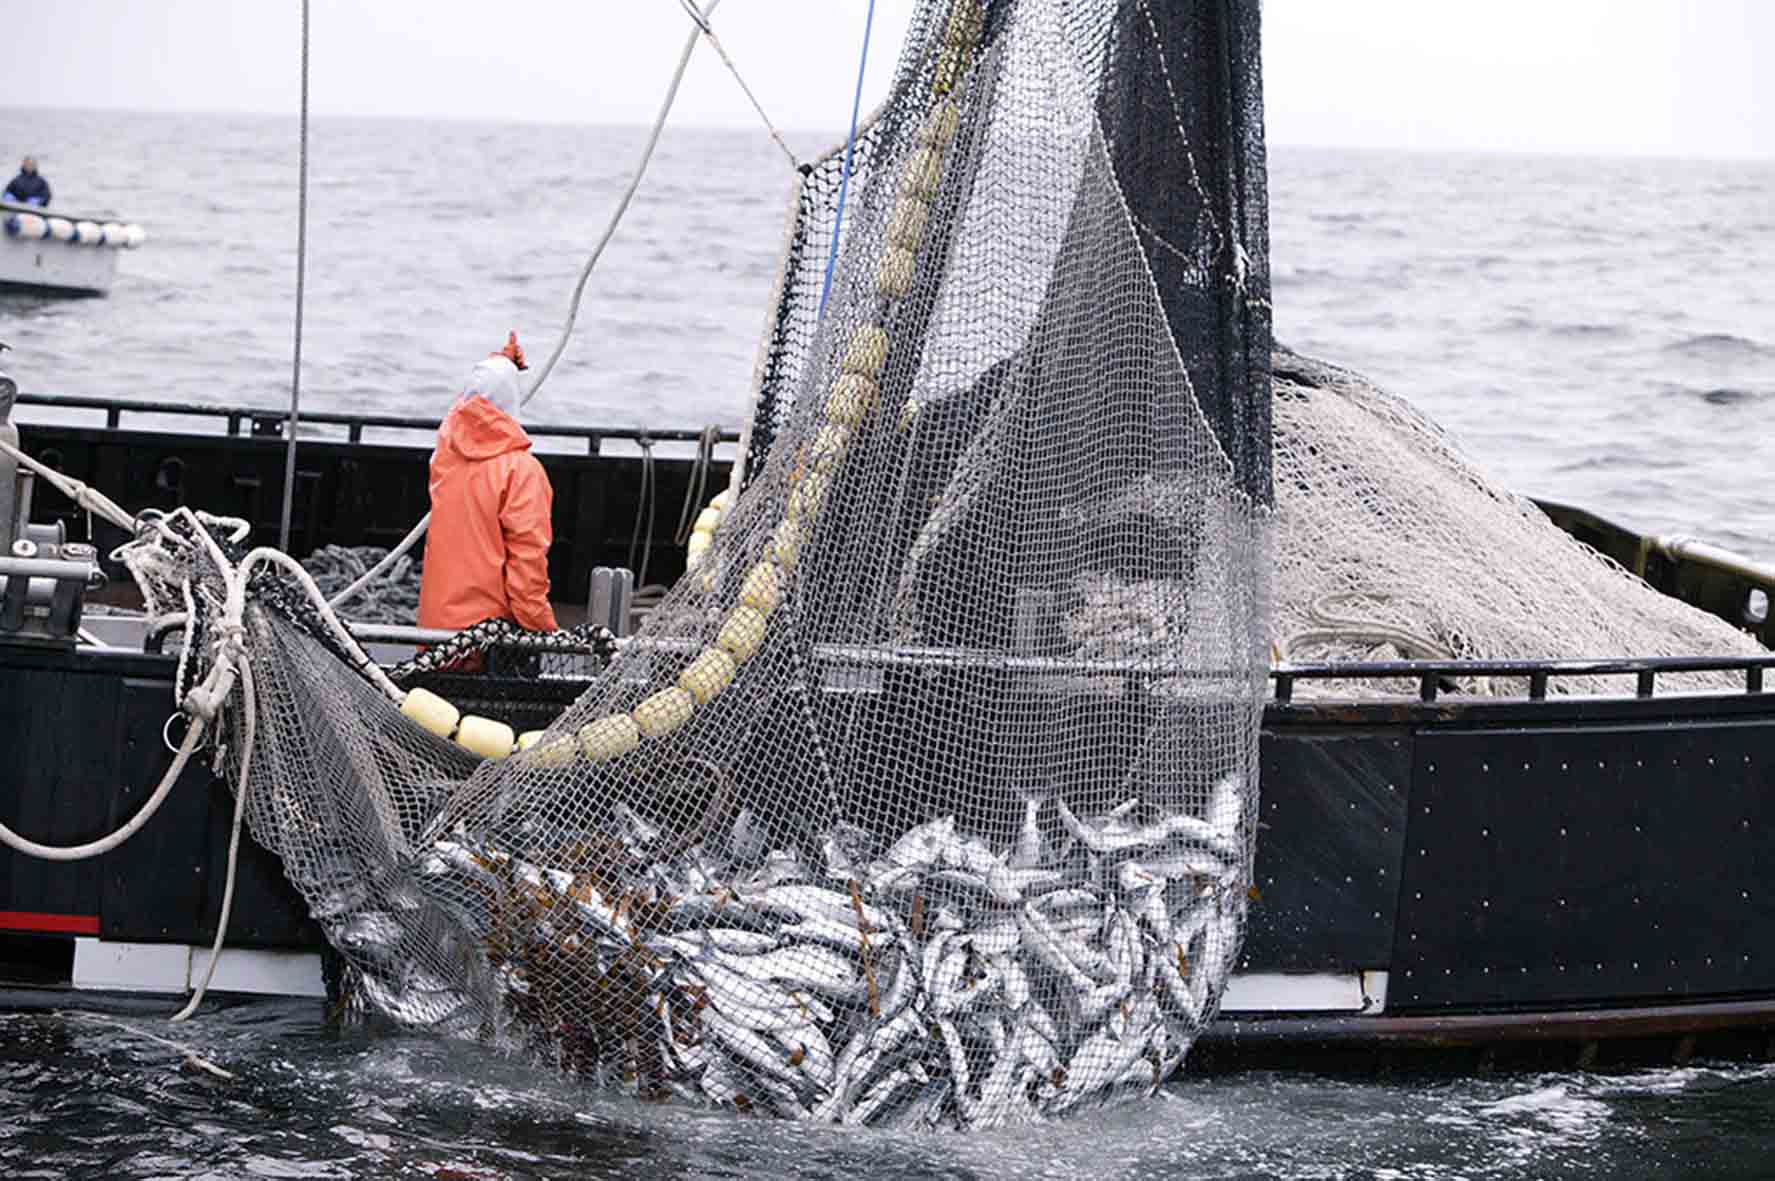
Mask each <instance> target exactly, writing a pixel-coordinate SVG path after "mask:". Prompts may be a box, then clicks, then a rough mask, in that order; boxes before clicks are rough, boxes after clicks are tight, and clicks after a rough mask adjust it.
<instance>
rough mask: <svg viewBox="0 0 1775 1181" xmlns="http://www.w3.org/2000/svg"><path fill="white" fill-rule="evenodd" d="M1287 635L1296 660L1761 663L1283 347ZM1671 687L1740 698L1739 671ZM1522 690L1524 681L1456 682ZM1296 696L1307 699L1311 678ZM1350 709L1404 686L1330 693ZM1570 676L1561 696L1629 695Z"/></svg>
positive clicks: (1729, 631)
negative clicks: (1354, 697) (1358, 699)
mask: <svg viewBox="0 0 1775 1181" xmlns="http://www.w3.org/2000/svg"><path fill="white" fill-rule="evenodd" d="M1274 376H1275V381H1274V387H1273V388H1274V415H1275V479H1276V530H1277V536H1276V575H1275V579H1276V619H1275V628H1276V637H1277V646H1278V648H1279V649H1280V650H1281V654H1282V655H1283V656H1284V657H1285V658H1286V659H1288V660H1290V661H1295V662H1308V661H1364V660H1377V659H1384V660H1401V659H1430V660H1434V659H1442V660H1449V659H1457V660H1549V659H1561V658H1563V659H1571V660H1593V659H1607V658H1615V657H1621V656H1634V657H1642V656H1728V655H1755V654H1760V653H1762V652H1763V651H1764V649H1763V647H1762V646H1761V645H1760V644H1759V643H1758V642H1757V641H1756V639H1755V638H1754V637H1752V636H1750V635H1748V634H1746V633H1745V632H1742V631H1740V630H1738V629H1737V628H1735V627H1733V626H1732V625H1731V624H1729V623H1727V622H1726V621H1725V620H1723V619H1720V618H1719V617H1717V616H1715V615H1712V614H1710V613H1708V612H1706V611H1702V610H1700V609H1698V608H1695V607H1692V606H1690V605H1689V604H1687V603H1684V602H1682V601H1681V600H1680V599H1676V598H1673V597H1670V596H1668V595H1664V594H1660V593H1659V592H1658V591H1656V590H1654V589H1653V588H1652V587H1650V586H1649V585H1647V584H1646V583H1645V582H1644V581H1643V580H1642V579H1640V578H1638V577H1636V576H1635V575H1634V574H1632V573H1631V572H1630V571H1628V570H1626V569H1624V568H1622V567H1621V566H1620V565H1619V564H1618V563H1616V562H1614V561H1613V560H1611V559H1610V558H1608V557H1606V556H1604V555H1603V554H1600V553H1598V552H1597V551H1596V550H1594V549H1592V548H1591V547H1589V546H1587V545H1584V544H1583V543H1581V542H1579V541H1578V540H1576V539H1575V538H1573V537H1572V536H1571V535H1570V534H1568V533H1566V532H1565V531H1564V530H1562V529H1560V528H1559V527H1558V526H1557V525H1555V524H1554V523H1553V522H1552V521H1551V520H1549V519H1548V517H1547V515H1546V514H1545V513H1543V512H1542V511H1541V510H1540V508H1538V507H1537V506H1536V505H1535V504H1533V503H1532V502H1531V501H1529V500H1526V499H1524V498H1523V497H1521V496H1518V495H1516V494H1515V493H1512V492H1510V491H1509V490H1508V489H1506V488H1503V487H1500V486H1499V485H1498V484H1496V483H1495V482H1493V481H1492V480H1491V479H1489V478H1488V477H1487V476H1485V475H1484V474H1483V473H1482V472H1481V471H1480V470H1479V468H1478V467H1477V466H1476V465H1475V464H1473V463H1472V462H1471V461H1470V460H1469V459H1468V458H1467V457H1466V456H1465V455H1464V454H1462V452H1461V450H1460V449H1459V447H1458V446H1456V444H1455V442H1454V441H1453V440H1452V439H1451V438H1450V437H1449V436H1448V435H1447V434H1446V433H1445V432H1444V431H1443V430H1442V429H1441V428H1439V427H1438V426H1436V424H1435V423H1433V422H1431V421H1430V420H1429V419H1427V418H1425V417H1424V416H1423V415H1422V414H1421V413H1419V412H1418V411H1417V410H1415V409H1413V408H1412V407H1411V406H1410V405H1409V404H1408V403H1406V402H1405V401H1404V400H1403V399H1401V398H1398V397H1396V396H1394V395H1392V394H1389V393H1387V392H1385V391H1383V390H1381V389H1378V388H1377V387H1375V386H1374V385H1373V384H1372V383H1370V382H1368V381H1366V380H1364V379H1363V378H1361V377H1359V376H1357V375H1356V374H1354V373H1351V372H1349V371H1348V370H1344V369H1340V368H1337V367H1335V366H1332V365H1327V364H1324V363H1323V362H1319V361H1314V360H1311V359H1309V358H1306V357H1301V356H1298V355H1295V354H1292V353H1287V352H1283V351H1278V352H1277V354H1276V358H1275V366H1274ZM1660 683H1661V684H1664V685H1668V686H1669V687H1671V688H1673V689H1679V690H1681V689H1687V690H1707V689H1725V690H1730V689H1735V688H1742V685H1743V674H1742V673H1741V672H1718V673H1709V672H1700V673H1681V674H1675V675H1669V674H1667V675H1666V676H1665V677H1662V678H1660ZM1456 687H1457V688H1458V689H1459V690H1460V691H1464V692H1467V693H1479V694H1501V695H1508V694H1516V695H1521V694H1522V693H1523V692H1525V690H1526V678H1522V677H1491V678H1487V677H1481V676H1470V677H1462V678H1459V683H1458V685H1457V686H1456ZM1299 688H1300V689H1303V690H1307V691H1311V690H1312V688H1313V683H1312V682H1302V683H1301V685H1300V686H1299ZM1323 688H1324V689H1325V690H1328V691H1331V692H1335V693H1337V694H1338V695H1340V696H1347V695H1350V694H1352V693H1361V692H1379V693H1398V692H1401V691H1404V692H1408V693H1409V692H1413V691H1415V686H1414V685H1413V684H1411V683H1406V682H1388V681H1385V680H1367V681H1345V682H1335V683H1329V682H1328V683H1325V685H1324V686H1323ZM1621 688H1622V685H1621V678H1620V677H1618V676H1617V677H1614V678H1610V677H1607V676H1560V677H1556V678H1553V679H1551V680H1550V681H1549V682H1548V686H1547V691H1548V692H1550V693H1556V694H1595V693H1610V692H1619V691H1620V690H1621Z"/></svg>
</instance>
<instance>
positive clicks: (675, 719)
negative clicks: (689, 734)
mask: <svg viewBox="0 0 1775 1181" xmlns="http://www.w3.org/2000/svg"><path fill="white" fill-rule="evenodd" d="M695 709H696V699H695V698H693V697H692V696H691V695H690V694H689V693H688V692H686V691H685V690H683V689H680V688H679V687H678V686H676V685H673V686H672V687H671V688H669V689H661V690H660V691H659V692H658V693H655V694H654V695H653V696H651V697H648V698H644V699H643V700H642V702H641V704H640V705H637V706H636V707H635V708H634V710H633V711H632V716H633V717H634V719H635V725H636V726H638V727H639V728H640V730H641V733H643V734H645V735H647V737H649V738H664V737H665V736H666V735H668V734H670V733H671V732H672V731H674V730H676V729H677V728H678V727H680V726H682V725H683V724H684V723H685V722H688V721H689V720H690V715H691V712H692V711H693V710H695Z"/></svg>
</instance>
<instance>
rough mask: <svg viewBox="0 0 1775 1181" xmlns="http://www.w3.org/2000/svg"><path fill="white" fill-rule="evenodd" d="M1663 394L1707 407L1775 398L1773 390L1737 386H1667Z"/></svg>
mask: <svg viewBox="0 0 1775 1181" xmlns="http://www.w3.org/2000/svg"><path fill="white" fill-rule="evenodd" d="M1664 392H1665V393H1666V394H1669V395H1671V396H1672V397H1679V398H1693V399H1695V400H1697V401H1701V402H1706V403H1707V404H1708V405H1709V406H1739V405H1743V404H1745V403H1749V402H1762V401H1766V400H1768V399H1769V398H1770V397H1772V396H1775V390H1756V389H1746V388H1743V387H1739V386H1709V387H1705V388H1703V387H1700V386H1690V385H1667V386H1665V387H1664Z"/></svg>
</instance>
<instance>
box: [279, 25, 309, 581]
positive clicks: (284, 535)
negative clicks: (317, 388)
mask: <svg viewBox="0 0 1775 1181" xmlns="http://www.w3.org/2000/svg"><path fill="white" fill-rule="evenodd" d="M298 144H299V147H298V149H297V156H296V345H295V350H294V352H295V355H294V356H293V357H292V358H291V361H290V421H289V425H288V426H287V427H285V428H284V429H285V430H286V431H287V432H288V438H286V439H285V440H284V502H283V512H282V513H281V514H280V515H279V517H278V526H277V548H278V549H281V550H288V549H289V548H290V510H291V509H292V508H293V507H294V505H295V499H296V423H297V421H298V418H299V417H300V415H301V412H302V306H303V281H304V279H305V278H306V276H307V273H308V0H302V115H301V130H300V132H299V133H298Z"/></svg>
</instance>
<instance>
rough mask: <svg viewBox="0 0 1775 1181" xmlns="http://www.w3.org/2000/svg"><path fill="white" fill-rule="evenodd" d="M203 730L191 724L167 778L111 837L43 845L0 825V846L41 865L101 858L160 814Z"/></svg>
mask: <svg viewBox="0 0 1775 1181" xmlns="http://www.w3.org/2000/svg"><path fill="white" fill-rule="evenodd" d="M203 728H204V723H203V719H202V718H198V719H197V720H196V721H194V722H192V723H191V728H190V729H189V730H187V731H185V741H184V742H181V743H180V744H179V750H178V753H177V754H175V755H174V756H173V761H172V764H171V765H170V766H168V767H167V769H166V774H164V775H162V776H161V777H160V783H159V785H158V786H156V787H155V789H154V794H153V795H151V796H149V797H148V802H147V803H146V804H143V805H142V810H141V811H140V812H137V813H136V814H135V816H134V817H132V818H131V819H130V821H129V823H128V824H125V825H124V826H123V827H122V828H119V829H117V830H116V831H115V832H112V833H111V834H110V835H108V836H103V837H100V838H99V839H98V840H96V841H88V842H87V843H86V844H84V845H43V844H39V843H37V842H36V841H33V840H30V839H28V838H26V837H22V836H20V835H19V834H18V833H16V832H13V831H12V830H11V829H10V828H7V827H6V826H5V825H4V824H0V845H5V846H6V847H7V848H9V849H11V850H12V851H13V852H15V853H23V854H24V855H25V856H26V857H36V858H38V859H39V860H42V861H85V860H87V859H89V858H92V857H102V856H104V855H105V854H106V853H109V852H110V851H111V850H113V849H115V848H117V847H118V846H119V845H121V844H123V842H125V841H127V840H129V838H131V837H133V836H135V835H136V833H138V832H140V831H141V828H142V826H143V825H144V824H146V823H148V821H150V820H152V819H153V818H154V814H155V813H156V812H158V811H160V805H161V804H163V803H165V802H166V797H167V795H168V793H170V792H171V791H172V789H173V784H174V783H175V782H177V780H178V778H179V774H180V772H182V771H184V769H185V764H186V763H187V762H189V761H190V759H191V754H192V752H193V751H195V750H196V749H197V743H198V741H199V740H200V739H201V738H202V737H203Z"/></svg>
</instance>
